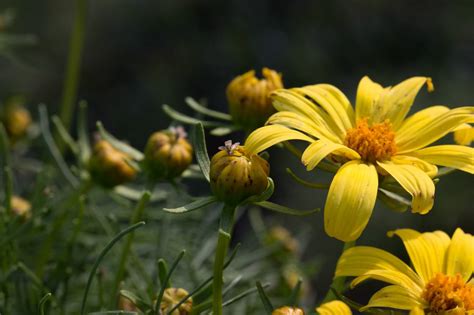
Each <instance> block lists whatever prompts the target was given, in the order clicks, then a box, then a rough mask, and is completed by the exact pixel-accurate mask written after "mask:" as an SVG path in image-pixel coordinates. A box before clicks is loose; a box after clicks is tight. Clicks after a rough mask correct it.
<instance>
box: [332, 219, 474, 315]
mask: <svg viewBox="0 0 474 315" xmlns="http://www.w3.org/2000/svg"><path fill="white" fill-rule="evenodd" d="M392 235H397V236H398V237H400V238H401V239H402V241H403V244H404V245H405V248H406V250H407V252H408V255H409V257H410V260H411V263H412V265H413V269H412V268H410V267H409V266H408V265H407V264H405V263H404V262H403V261H401V260H400V259H398V258H397V257H395V256H393V255H392V254H390V253H388V252H386V251H384V250H381V249H378V248H375V247H369V246H356V247H353V248H350V249H348V250H346V251H345V252H344V253H343V254H342V256H341V258H339V262H338V264H337V267H336V274H335V277H341V276H342V277H347V276H350V277H356V278H355V279H354V280H353V281H352V283H351V287H354V286H356V285H358V284H359V283H361V282H363V281H365V280H368V279H374V280H379V281H383V282H387V283H389V284H390V285H389V286H386V287H384V288H382V289H381V290H379V291H378V292H376V293H375V294H374V295H373V296H372V298H371V299H370V301H369V303H368V304H367V305H366V306H364V307H363V308H362V309H361V311H364V310H367V309H369V308H371V307H387V308H393V309H400V310H410V311H411V314H425V313H426V314H431V315H434V314H468V313H470V311H474V283H473V281H472V280H471V281H470V282H469V280H470V279H471V277H472V272H473V270H474V237H473V236H472V235H471V234H467V233H464V232H463V231H462V230H461V229H459V228H458V229H457V230H456V231H455V232H454V234H453V236H452V238H451V239H450V238H449V236H448V235H446V234H445V233H444V232H441V231H435V232H432V233H419V232H417V231H414V230H411V229H399V230H396V231H393V232H390V233H389V236H392ZM446 312H449V313H446Z"/></svg>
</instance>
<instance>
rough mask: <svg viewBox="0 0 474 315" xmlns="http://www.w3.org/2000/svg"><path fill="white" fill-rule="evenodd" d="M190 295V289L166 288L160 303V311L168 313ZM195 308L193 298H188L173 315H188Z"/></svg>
mask: <svg viewBox="0 0 474 315" xmlns="http://www.w3.org/2000/svg"><path fill="white" fill-rule="evenodd" d="M187 295H188V291H186V290H184V289H181V288H168V289H165V292H164V294H163V299H162V300H161V304H160V311H161V312H162V314H168V312H169V311H171V309H172V308H173V307H174V306H175V305H176V304H178V303H179V301H181V300H182V299H184V298H185V297H186V296H187ZM192 308H193V298H191V297H190V298H189V299H187V300H186V301H185V302H184V303H183V304H181V305H180V306H179V307H178V308H177V309H176V310H174V311H173V313H171V315H188V314H190V313H191V310H192Z"/></svg>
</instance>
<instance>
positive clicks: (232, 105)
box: [226, 68, 283, 130]
mask: <svg viewBox="0 0 474 315" xmlns="http://www.w3.org/2000/svg"><path fill="white" fill-rule="evenodd" d="M262 75H263V79H258V78H257V77H256V76H255V71H253V70H252V71H248V72H246V73H244V74H243V75H240V76H238V77H236V78H235V79H233V80H232V81H231V82H230V83H229V85H228V86H227V91H226V94H227V101H228V104H229V111H230V115H231V116H232V120H233V122H234V123H235V124H237V125H239V126H242V127H243V128H244V129H247V130H253V129H255V128H257V127H260V126H263V124H265V122H266V120H267V118H268V117H270V115H272V114H273V113H274V112H275V109H274V108H273V105H272V101H271V99H270V93H271V92H272V91H274V90H276V89H281V88H283V82H282V80H281V74H279V73H277V72H276V71H274V70H271V69H268V68H263V69H262Z"/></svg>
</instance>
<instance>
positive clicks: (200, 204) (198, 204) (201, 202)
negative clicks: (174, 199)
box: [163, 196, 217, 213]
mask: <svg viewBox="0 0 474 315" xmlns="http://www.w3.org/2000/svg"><path fill="white" fill-rule="evenodd" d="M216 201H217V199H216V197H214V196H210V197H203V198H199V199H197V200H195V201H193V202H191V203H189V204H187V205H185V206H181V207H178V208H163V210H164V211H166V212H171V213H185V212H190V211H194V210H198V209H201V208H204V207H206V206H208V205H210V204H212V203H214V202H216Z"/></svg>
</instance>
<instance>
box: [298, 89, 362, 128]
mask: <svg viewBox="0 0 474 315" xmlns="http://www.w3.org/2000/svg"><path fill="white" fill-rule="evenodd" d="M294 90H295V91H298V92H299V93H301V94H302V95H304V96H306V97H309V98H310V99H311V100H312V101H313V103H314V104H315V105H316V106H318V107H321V108H322V110H323V111H325V112H326V113H328V114H329V116H330V117H331V118H332V119H333V121H334V123H335V124H336V125H337V126H338V129H339V131H340V132H342V133H345V131H346V130H348V129H351V128H353V127H354V126H353V123H352V120H351V118H350V117H349V113H348V112H347V109H348V108H350V109H352V107H350V106H349V107H346V106H344V105H343V104H341V103H340V102H339V100H338V99H337V98H335V97H334V96H333V94H332V93H330V92H328V91H327V90H325V89H323V88H321V87H320V86H318V85H309V86H305V87H302V88H297V89H294Z"/></svg>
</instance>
